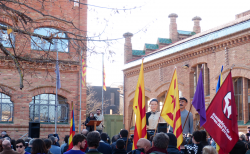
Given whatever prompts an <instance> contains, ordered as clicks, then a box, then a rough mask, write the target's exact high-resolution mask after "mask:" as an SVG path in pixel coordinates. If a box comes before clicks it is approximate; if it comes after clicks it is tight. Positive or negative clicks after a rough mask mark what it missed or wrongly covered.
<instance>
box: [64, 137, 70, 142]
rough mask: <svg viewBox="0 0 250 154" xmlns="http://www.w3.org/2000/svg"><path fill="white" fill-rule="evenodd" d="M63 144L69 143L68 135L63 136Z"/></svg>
mask: <svg viewBox="0 0 250 154" xmlns="http://www.w3.org/2000/svg"><path fill="white" fill-rule="evenodd" d="M64 142H65V143H67V144H68V142H69V135H65V137H64Z"/></svg>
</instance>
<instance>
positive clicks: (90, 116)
mask: <svg viewBox="0 0 250 154" xmlns="http://www.w3.org/2000/svg"><path fill="white" fill-rule="evenodd" d="M91 120H96V118H95V117H94V114H93V113H92V112H90V113H89V117H88V118H87V119H86V121H85V126H86V129H87V130H88V131H89V132H91V131H94V126H87V125H88V123H89V122H90V121H91Z"/></svg>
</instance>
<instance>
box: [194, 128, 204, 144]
mask: <svg viewBox="0 0 250 154" xmlns="http://www.w3.org/2000/svg"><path fill="white" fill-rule="evenodd" d="M201 136H202V133H201V132H200V131H198V130H197V131H194V132H193V138H194V140H195V141H196V142H200V141H201V138H202V137H201Z"/></svg>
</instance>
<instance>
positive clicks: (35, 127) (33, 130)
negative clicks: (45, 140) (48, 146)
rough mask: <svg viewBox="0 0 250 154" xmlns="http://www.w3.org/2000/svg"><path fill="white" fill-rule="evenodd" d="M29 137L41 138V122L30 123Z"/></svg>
mask: <svg viewBox="0 0 250 154" xmlns="http://www.w3.org/2000/svg"><path fill="white" fill-rule="evenodd" d="M29 137H31V138H39V137H40V122H29Z"/></svg>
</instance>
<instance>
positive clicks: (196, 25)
mask: <svg viewBox="0 0 250 154" xmlns="http://www.w3.org/2000/svg"><path fill="white" fill-rule="evenodd" d="M192 20H193V21H194V27H193V32H195V33H196V34H197V33H200V32H201V27H200V21H201V18H200V17H198V16H196V17H194V18H193V19H192Z"/></svg>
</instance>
